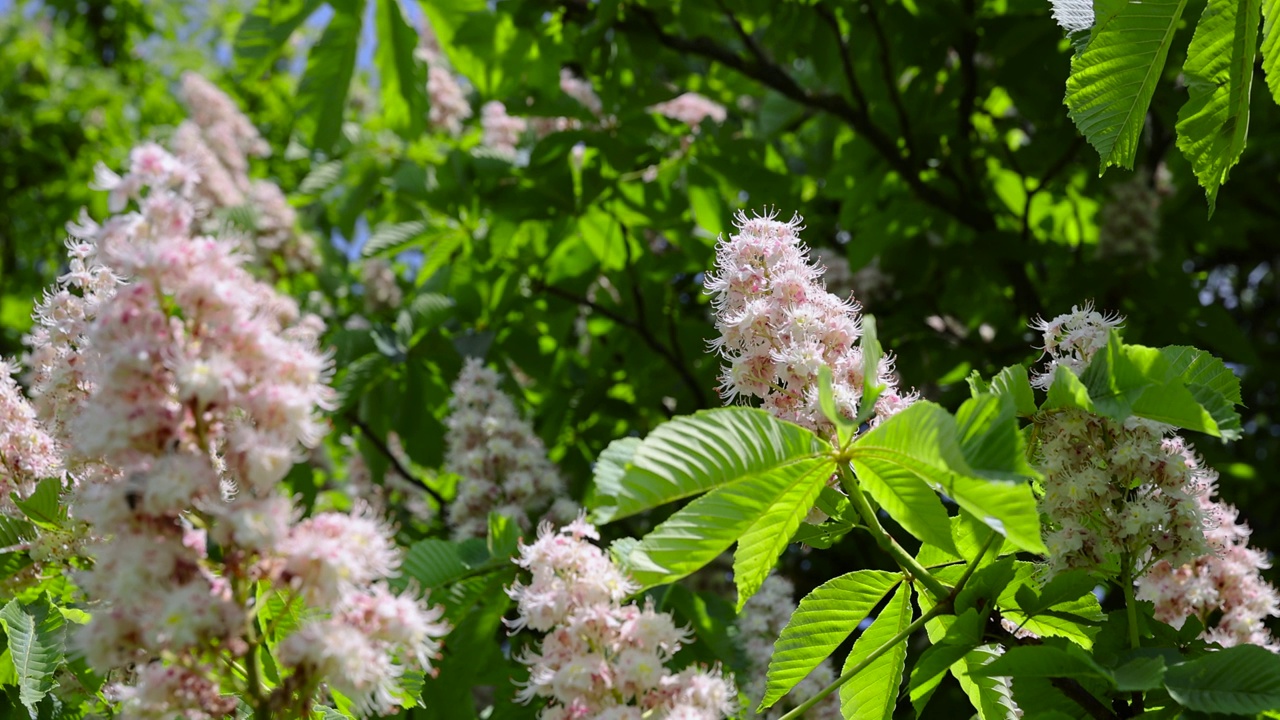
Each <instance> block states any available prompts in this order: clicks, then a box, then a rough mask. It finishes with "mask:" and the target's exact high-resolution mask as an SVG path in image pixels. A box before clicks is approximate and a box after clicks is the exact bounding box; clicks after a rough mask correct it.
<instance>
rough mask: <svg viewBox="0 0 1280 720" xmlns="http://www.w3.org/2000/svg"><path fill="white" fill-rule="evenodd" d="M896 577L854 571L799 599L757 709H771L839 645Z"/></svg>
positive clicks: (775, 651) (776, 650)
mask: <svg viewBox="0 0 1280 720" xmlns="http://www.w3.org/2000/svg"><path fill="white" fill-rule="evenodd" d="M900 579H901V577H900V576H899V575H898V574H897V573H890V572H883V571H880V570H858V571H855V572H851V573H847V574H845V575H841V576H839V577H835V578H832V579H831V580H828V581H827V582H825V583H823V584H822V585H819V586H818V587H817V588H815V589H814V591H813V592H811V593H809V594H808V595H806V596H804V598H803V599H802V600H801V601H800V605H799V607H797V608H796V611H795V612H794V613H792V615H791V620H790V621H789V622H788V623H787V626H786V627H785V628H783V629H782V635H781V636H779V638H778V641H777V642H776V643H774V646H773V656H772V657H771V658H769V674H768V686H767V688H766V690H765V694H764V698H763V699H762V700H761V702H760V710H764V709H766V708H769V707H772V706H773V704H774V703H776V702H777V701H778V700H779V699H780V698H781V697H782V696H783V695H786V694H787V692H789V691H790V690H791V688H793V687H795V685H796V683H798V682H800V681H801V680H803V679H804V678H805V677H807V676H808V675H809V673H810V672H812V671H813V669H814V668H815V667H817V665H818V663H820V662H822V661H823V660H825V659H826V658H827V656H828V655H830V654H831V652H832V651H833V650H835V649H836V646H838V645H839V644H840V643H842V642H844V640H845V639H846V638H848V637H849V634H850V633H852V632H853V631H854V630H855V629H857V627H858V623H860V622H862V621H863V619H865V618H866V617H867V615H868V614H869V613H870V612H871V611H872V610H873V609H874V608H875V606H876V605H878V604H879V603H880V600H881V599H882V598H884V596H885V594H887V593H888V592H889V590H890V588H892V587H893V586H894V585H895V584H896V583H897V582H898V581H899V580H900Z"/></svg>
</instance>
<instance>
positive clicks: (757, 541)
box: [625, 457, 835, 609]
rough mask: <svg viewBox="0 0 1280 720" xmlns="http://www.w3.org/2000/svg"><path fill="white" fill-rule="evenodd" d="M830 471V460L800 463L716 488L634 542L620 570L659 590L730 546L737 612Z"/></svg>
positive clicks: (766, 571) (781, 548)
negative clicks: (733, 548) (732, 547)
mask: <svg viewBox="0 0 1280 720" xmlns="http://www.w3.org/2000/svg"><path fill="white" fill-rule="evenodd" d="M834 471H835V464H834V462H832V460H831V459H830V458H826V457H817V458H803V459H800V460H797V461H794V462H791V463H788V464H786V465H782V466H780V467H777V468H773V469H772V470H769V471H767V472H764V473H761V474H757V475H751V476H749V477H747V478H745V479H742V480H738V481H736V482H733V483H731V484H728V485H724V486H722V487H719V488H716V489H715V490H712V491H711V492H709V493H707V494H706V495H703V496H702V497H700V498H698V499H696V500H694V501H693V502H691V503H689V504H688V505H686V506H685V507H683V508H681V509H680V510H679V511H677V512H676V513H675V514H674V515H672V516H671V517H669V518H667V520H666V521H664V522H663V523H662V524H660V525H658V527H656V528H654V530H653V531H652V532H650V533H649V534H648V535H645V536H644V537H643V538H641V540H640V542H639V543H637V544H636V546H635V548H634V549H632V551H631V553H630V554H629V555H628V556H627V559H626V563H625V567H626V570H627V571H628V572H629V573H630V575H631V577H632V579H634V580H635V581H636V582H638V583H640V585H641V587H644V588H648V587H654V586H656V585H662V584H664V583H669V582H672V581H674V580H678V579H680V578H682V577H684V576H686V575H688V574H689V573H692V572H694V571H695V570H697V569H699V568H701V567H702V566H704V565H706V564H707V563H709V562H711V561H712V560H714V559H715V558H716V557H717V556H718V555H720V554H721V553H723V552H724V551H725V550H726V549H728V548H729V546H730V545H732V544H733V543H734V542H735V541H736V542H738V549H737V551H736V552H735V553H734V562H733V571H734V572H733V574H734V582H735V584H736V585H737V587H738V609H741V608H742V605H743V604H744V603H745V602H746V601H747V599H748V598H750V597H751V595H753V594H754V593H755V591H756V590H758V589H759V588H760V584H761V583H763V582H764V578H765V577H766V576H767V575H768V574H769V571H770V570H771V569H772V568H773V566H774V564H775V562H776V561H777V559H778V555H780V554H781V553H782V550H783V549H785V548H786V546H787V543H788V542H790V540H791V536H792V535H794V534H795V531H796V528H798V527H799V526H800V523H801V521H803V519H804V517H805V515H807V514H808V513H809V510H810V509H811V508H812V507H813V503H814V500H816V499H817V496H818V493H819V492H820V491H821V490H822V488H823V487H824V486H825V485H826V480H827V478H828V477H830V476H831V474H832V473H833V472H834Z"/></svg>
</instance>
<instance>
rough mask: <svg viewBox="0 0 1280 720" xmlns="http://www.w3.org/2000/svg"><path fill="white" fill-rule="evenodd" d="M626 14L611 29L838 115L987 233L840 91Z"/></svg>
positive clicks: (928, 194)
mask: <svg viewBox="0 0 1280 720" xmlns="http://www.w3.org/2000/svg"><path fill="white" fill-rule="evenodd" d="M566 2H568V3H569V7H570V8H572V9H573V10H574V11H575V14H578V13H580V12H581V11H582V10H583V8H581V7H578V6H576V5H574V4H572V0H566ZM628 15H629V17H628V18H627V19H625V20H623V21H621V22H619V23H617V25H616V27H618V28H619V29H621V30H623V31H633V32H642V33H646V34H648V35H650V36H651V37H653V38H654V39H655V40H657V41H658V42H659V43H661V44H662V45H664V46H666V47H667V48H668V49H671V50H674V51H676V52H679V53H684V54H688V55H695V56H698V57H701V58H705V59H707V60H711V61H713V62H717V63H720V64H721V65H724V66H725V67H727V68H730V69H732V70H735V71H737V72H738V73H740V74H742V75H744V76H746V77H749V78H751V79H753V80H755V81H757V82H759V83H761V84H763V85H766V86H768V87H769V88H771V89H773V90H775V91H777V92H778V93H780V94H781V95H783V96H784V97H786V98H788V99H790V100H792V101H794V102H796V103H799V104H801V105H805V106H807V107H811V108H814V109H816V110H821V111H824V112H827V113H830V114H832V115H834V116H836V117H838V118H840V119H841V120H843V121H845V122H846V123H848V124H849V126H850V127H852V128H853V129H854V131H855V132H857V133H858V135H860V136H861V137H862V138H864V139H865V140H866V141H867V142H868V143H870V144H871V146H872V147H873V148H874V149H875V150H876V152H877V153H878V154H879V155H880V156H881V157H882V158H883V159H884V160H885V161H886V162H887V163H888V164H889V166H890V167H891V168H893V170H894V171H895V172H896V173H898V175H899V176H901V177H902V179H903V182H905V183H906V184H907V186H908V187H910V188H911V190H912V192H913V193H914V194H915V196H916V197H917V198H919V199H920V200H921V201H923V202H925V203H926V204H928V205H931V206H933V207H934V208H937V209H938V210H941V211H942V212H944V213H946V214H948V215H950V216H951V217H953V218H955V219H956V220H957V221H958V222H960V223H962V224H964V225H966V226H968V227H970V228H972V229H974V230H978V231H987V230H992V229H994V228H995V220H994V218H993V217H992V216H991V214H990V212H989V211H988V210H987V209H986V208H982V207H979V206H977V205H975V204H973V203H970V202H965V201H963V200H962V199H956V198H951V197H948V196H947V195H945V194H944V193H942V192H941V191H939V190H938V189H937V188H936V187H934V186H932V185H929V184H928V183H926V182H924V180H922V179H921V177H920V172H919V169H918V168H916V167H915V166H914V165H913V164H912V163H911V162H910V161H909V160H908V159H907V158H904V157H903V156H902V153H901V152H900V151H899V149H898V145H897V143H896V142H894V140H893V139H892V138H890V137H889V136H888V135H886V134H885V132H884V131H883V130H881V129H880V128H879V127H878V126H876V124H875V123H873V122H872V121H871V118H870V116H869V115H868V114H867V112H866V110H865V109H864V108H857V107H854V106H853V105H852V104H850V103H849V102H848V101H847V100H845V99H844V98H843V97H841V96H840V95H833V94H830V93H823V92H811V91H809V90H806V89H805V88H803V87H801V86H800V85H799V84H798V83H797V82H796V81H795V79H793V78H792V77H791V76H790V75H788V74H787V73H786V72H785V71H784V70H783V69H782V68H781V67H780V66H778V65H777V64H776V63H772V62H761V61H760V60H759V59H758V58H757V59H748V58H744V57H742V56H741V55H739V54H738V53H736V52H734V51H733V50H730V49H729V48H727V47H725V46H724V45H721V44H719V43H717V42H715V41H714V40H712V39H710V38H706V37H701V36H700V37H694V38H687V37H684V36H681V35H674V34H671V33H668V32H667V31H666V30H664V29H663V28H662V25H661V23H660V22H658V20H657V18H656V17H655V16H654V15H653V13H652V12H651V11H649V10H647V9H645V8H641V7H634V6H629V7H628Z"/></svg>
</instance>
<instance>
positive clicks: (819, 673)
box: [736, 575, 843, 720]
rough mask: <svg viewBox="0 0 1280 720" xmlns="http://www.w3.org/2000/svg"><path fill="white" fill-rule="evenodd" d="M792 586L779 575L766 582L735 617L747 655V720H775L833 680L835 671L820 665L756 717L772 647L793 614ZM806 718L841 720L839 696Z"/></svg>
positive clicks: (745, 689)
mask: <svg viewBox="0 0 1280 720" xmlns="http://www.w3.org/2000/svg"><path fill="white" fill-rule="evenodd" d="M795 592H796V590H795V586H794V585H792V584H791V581H790V580H787V579H786V578H784V577H782V576H780V575H770V576H769V577H767V578H765V581H764V584H763V585H761V586H760V590H759V591H757V592H756V594H755V595H752V596H751V598H750V599H749V600H747V602H746V604H745V605H743V606H742V610H741V612H739V613H738V619H737V621H736V625H737V626H738V642H739V644H740V645H741V646H742V649H743V650H744V651H745V653H746V660H747V674H746V678H745V679H744V680H743V681H742V691H743V692H744V693H746V696H747V699H748V700H750V705H749V707H748V709H747V714H746V716H747V717H751V718H755V717H761V718H769V719H770V720H776V718H779V717H782V716H783V715H784V714H786V713H787V712H788V711H790V710H791V709H793V708H794V707H796V706H797V705H799V704H800V703H801V702H804V701H805V700H808V699H809V698H811V697H813V696H814V695H816V694H818V692H819V691H821V690H822V689H823V688H825V687H826V686H828V685H830V684H831V683H832V682H834V681H835V679H836V673H835V670H834V669H833V668H832V667H831V665H830V664H829V663H826V662H823V663H819V664H818V666H817V667H815V668H814V669H813V671H812V672H810V673H809V674H808V675H807V676H806V677H805V678H804V679H803V680H801V681H800V682H799V683H798V684H797V685H796V686H795V689H794V690H792V691H791V692H789V693H787V695H786V696H785V697H783V698H782V699H781V700H779V701H778V703H777V704H775V705H774V706H773V707H771V708H769V710H767V711H765V713H764V714H761V715H757V714H756V713H755V711H754V708H755V707H756V706H757V705H758V704H759V703H760V700H761V699H762V698H763V697H764V694H765V690H766V689H767V686H768V673H769V660H770V658H772V657H773V644H774V643H775V642H776V641H777V639H778V636H780V635H781V634H782V630H783V628H785V627H786V626H787V623H788V622H790V621H791V615H792V613H794V612H795V610H796V601H795ZM805 717H808V718H813V719H814V720H840V718H841V717H843V716H842V715H841V714H840V695H839V693H832V694H831V695H828V696H827V697H826V698H825V699H823V700H822V701H820V702H819V703H818V704H817V705H815V706H813V708H811V709H810V710H809V712H808V713H807V714H806V715H805Z"/></svg>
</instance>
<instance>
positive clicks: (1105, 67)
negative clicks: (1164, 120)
mask: <svg viewBox="0 0 1280 720" xmlns="http://www.w3.org/2000/svg"><path fill="white" fill-rule="evenodd" d="M1185 6H1186V0H1146V1H1145V2H1141V3H1138V2H1130V1H1129V0H1099V2H1097V3H1095V7H1094V13H1095V17H1096V22H1095V24H1094V26H1093V29H1092V30H1091V33H1090V40H1089V44H1088V46H1087V47H1085V48H1084V50H1083V51H1082V52H1080V53H1079V54H1077V55H1076V56H1075V57H1073V58H1072V59H1071V76H1070V77H1069V78H1068V79H1067V97H1066V104H1067V110H1068V114H1069V115H1070V117H1071V120H1072V121H1073V122H1074V123H1075V124H1076V127H1077V128H1079V130H1080V132H1081V133H1082V134H1083V135H1084V136H1085V138H1086V139H1087V140H1088V141H1089V143H1090V144H1091V145H1093V147H1094V149H1096V150H1097V151H1098V155H1099V157H1100V159H1101V161H1102V169H1103V170H1106V168H1107V167H1108V166H1111V165H1116V166H1119V167H1124V168H1132V167H1133V160H1134V157H1135V156H1136V155H1137V152H1138V145H1139V139H1140V135H1141V132H1142V126H1143V123H1144V121H1145V120H1146V115H1147V108H1148V106H1149V105H1150V104H1151V97H1152V95H1153V94H1154V93H1155V89H1156V84H1157V83H1158V82H1159V80H1160V76H1161V75H1162V74H1163V72H1164V65H1165V60H1166V59H1167V58H1168V56H1169V46H1170V44H1171V43H1172V41H1173V34H1174V31H1175V30H1177V27H1178V20H1179V19H1180V18H1181V17H1182V11H1183V8H1184V7H1185Z"/></svg>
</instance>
